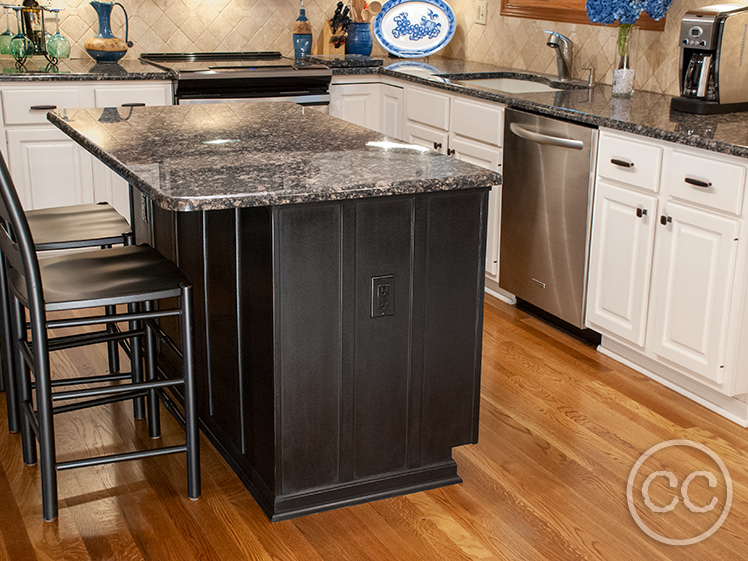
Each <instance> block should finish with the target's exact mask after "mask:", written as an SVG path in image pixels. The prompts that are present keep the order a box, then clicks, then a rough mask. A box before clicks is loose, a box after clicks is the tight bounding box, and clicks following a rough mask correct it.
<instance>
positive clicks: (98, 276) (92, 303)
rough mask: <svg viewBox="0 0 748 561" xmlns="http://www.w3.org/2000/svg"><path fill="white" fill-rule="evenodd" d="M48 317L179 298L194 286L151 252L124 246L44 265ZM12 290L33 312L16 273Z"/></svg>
mask: <svg viewBox="0 0 748 561" xmlns="http://www.w3.org/2000/svg"><path fill="white" fill-rule="evenodd" d="M39 269H40V270H41V274H42V283H43V286H44V303H45V306H46V310H47V311H48V312H51V311H58V310H75V309H80V308H90V307H96V306H110V305H116V304H129V303H135V302H145V301H148V300H159V299H161V298H171V297H175V296H179V291H180V288H181V287H182V286H183V285H188V284H189V281H188V280H187V279H186V278H185V277H184V275H183V274H182V272H181V271H180V270H179V269H178V268H177V266H176V265H175V264H174V263H173V262H172V261H169V260H168V259H166V258H165V257H163V256H162V255H161V254H160V253H159V252H158V251H156V250H155V249H153V248H152V247H149V246H145V245H142V246H137V245H131V246H119V247H112V248H109V249H97V250H92V251H85V252H81V253H73V254H68V255H64V256H61V257H51V258H48V259H40V260H39ZM9 277H10V279H9V280H10V285H11V290H12V291H13V293H14V294H15V296H16V297H17V298H18V299H19V300H20V302H21V303H22V304H23V305H24V306H25V307H28V295H27V294H26V279H25V278H24V277H23V276H22V275H21V274H20V273H19V272H18V271H17V270H13V269H12V270H10V271H9Z"/></svg>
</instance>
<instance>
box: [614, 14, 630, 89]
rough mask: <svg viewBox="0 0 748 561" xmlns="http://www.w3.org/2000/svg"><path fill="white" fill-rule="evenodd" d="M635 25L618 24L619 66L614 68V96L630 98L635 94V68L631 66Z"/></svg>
mask: <svg viewBox="0 0 748 561" xmlns="http://www.w3.org/2000/svg"><path fill="white" fill-rule="evenodd" d="M633 30H634V25H633V24H631V23H623V24H621V25H619V26H618V40H617V45H618V56H619V59H618V68H616V69H615V70H613V97H621V98H630V97H632V96H633V95H634V69H633V68H631V57H630V54H631V34H632V31H633Z"/></svg>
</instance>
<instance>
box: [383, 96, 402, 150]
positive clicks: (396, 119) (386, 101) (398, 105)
mask: <svg viewBox="0 0 748 561" xmlns="http://www.w3.org/2000/svg"><path fill="white" fill-rule="evenodd" d="M379 113H380V118H379V123H380V125H379V129H378V130H379V132H381V133H382V134H386V135H387V136H391V137H392V138H397V139H400V140H402V139H403V87H402V86H398V85H395V84H387V83H384V82H383V83H382V84H380V90H379Z"/></svg>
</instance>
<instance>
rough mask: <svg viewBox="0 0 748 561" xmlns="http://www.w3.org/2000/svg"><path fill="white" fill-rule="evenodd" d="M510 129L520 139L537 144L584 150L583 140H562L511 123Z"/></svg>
mask: <svg viewBox="0 0 748 561" xmlns="http://www.w3.org/2000/svg"><path fill="white" fill-rule="evenodd" d="M509 129H510V130H511V131H512V132H513V133H514V134H516V135H517V136H518V137H520V138H524V139H525V140H529V141H531V142H537V143H538V144H547V145H549V146H559V147H561V148H571V149H572V150H583V149H584V142H582V141H581V140H572V139H570V138H560V137H558V136H549V135H547V134H541V133H539V132H533V131H529V130H527V129H526V128H523V127H521V126H519V125H518V124H517V123H510V124H509Z"/></svg>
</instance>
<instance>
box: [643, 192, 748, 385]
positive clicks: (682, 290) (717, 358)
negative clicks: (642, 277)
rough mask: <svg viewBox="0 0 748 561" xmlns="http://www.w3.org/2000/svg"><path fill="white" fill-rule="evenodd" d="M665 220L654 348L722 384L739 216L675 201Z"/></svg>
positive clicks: (657, 271)
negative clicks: (725, 215)
mask: <svg viewBox="0 0 748 561" xmlns="http://www.w3.org/2000/svg"><path fill="white" fill-rule="evenodd" d="M661 219H662V222H665V224H660V225H659V226H658V232H657V253H656V255H657V262H656V265H655V267H656V269H655V282H654V286H653V293H652V302H653V312H654V313H653V314H652V319H653V333H652V350H653V351H654V352H655V354H657V356H659V357H662V358H664V359H666V360H668V361H669V362H672V363H673V364H675V365H678V366H682V367H684V368H686V369H687V370H688V371H689V372H693V373H694V374H696V375H697V376H699V377H702V378H703V379H705V380H707V381H709V382H712V383H714V384H716V385H718V386H721V385H723V384H724V383H725V381H726V380H725V368H724V367H725V351H726V343H727V340H728V333H727V324H728V319H729V313H730V302H731V300H732V284H733V280H734V278H735V259H736V249H737V245H738V230H739V224H738V221H737V220H735V219H733V218H727V217H724V216H719V215H716V214H713V213H711V212H706V211H703V210H700V209H697V208H690V207H688V206H685V205H682V204H679V203H673V202H671V203H669V204H668V205H667V208H666V209H665V212H664V213H663V214H662V216H661ZM733 370H734V369H731V371H733ZM734 373H735V374H737V372H734Z"/></svg>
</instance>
